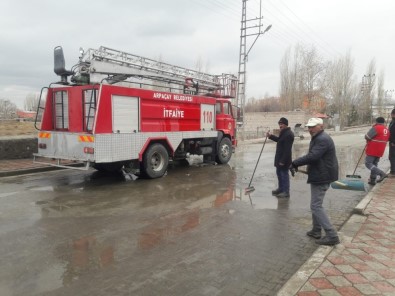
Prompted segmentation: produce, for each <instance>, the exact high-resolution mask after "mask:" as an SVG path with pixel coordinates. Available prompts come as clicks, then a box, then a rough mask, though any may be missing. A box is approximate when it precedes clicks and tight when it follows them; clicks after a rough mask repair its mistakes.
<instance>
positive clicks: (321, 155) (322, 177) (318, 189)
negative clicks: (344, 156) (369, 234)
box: [290, 118, 340, 246]
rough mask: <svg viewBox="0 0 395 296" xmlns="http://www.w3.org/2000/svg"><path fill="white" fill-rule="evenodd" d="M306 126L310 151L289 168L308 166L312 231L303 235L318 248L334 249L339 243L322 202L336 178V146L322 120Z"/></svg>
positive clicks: (312, 120)
mask: <svg viewBox="0 0 395 296" xmlns="http://www.w3.org/2000/svg"><path fill="white" fill-rule="evenodd" d="M306 126H307V127H308V129H309V133H310V135H311V141H310V147H309V152H308V154H306V155H305V156H302V157H299V158H298V159H295V160H294V161H293V162H292V164H291V167H290V168H291V169H292V170H295V171H297V168H298V167H299V166H302V165H307V173H308V178H307V183H310V188H311V202H310V209H311V213H312V218H313V229H312V230H310V231H308V232H307V233H306V234H307V235H308V236H311V237H313V238H316V239H318V240H317V241H316V243H317V244H319V245H328V246H333V245H336V244H338V243H340V240H339V237H338V235H337V231H336V229H335V228H334V227H333V225H332V223H331V222H330V220H329V218H328V215H327V214H326V212H325V210H324V208H323V207H322V203H323V201H324V197H325V193H326V191H327V190H328V188H329V184H330V183H331V182H333V181H336V180H337V179H338V177H339V172H338V169H339V166H338V162H337V157H336V149H335V144H334V142H333V140H332V138H331V137H330V136H329V135H328V134H327V133H325V132H324V128H323V121H322V119H321V118H310V119H309V121H308V123H307V124H306ZM322 229H324V231H325V234H326V235H325V236H324V237H323V238H321V231H322Z"/></svg>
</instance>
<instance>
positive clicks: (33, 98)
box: [24, 93, 40, 111]
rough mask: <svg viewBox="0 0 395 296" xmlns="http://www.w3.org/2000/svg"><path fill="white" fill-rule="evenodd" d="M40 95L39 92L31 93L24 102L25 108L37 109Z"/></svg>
mask: <svg viewBox="0 0 395 296" xmlns="http://www.w3.org/2000/svg"><path fill="white" fill-rule="evenodd" d="M39 101H40V95H39V94H37V93H29V94H28V95H27V96H26V98H25V102H24V109H25V110H26V111H37V107H38V103H39Z"/></svg>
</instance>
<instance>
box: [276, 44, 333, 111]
mask: <svg viewBox="0 0 395 296" xmlns="http://www.w3.org/2000/svg"><path fill="white" fill-rule="evenodd" d="M291 53H292V50H291V48H289V49H287V51H286V52H285V54H284V57H283V59H282V61H281V65H280V75H281V86H280V98H281V104H282V107H283V109H284V110H293V109H295V108H302V107H303V104H304V103H305V105H306V108H307V109H308V110H309V111H313V110H314V111H317V110H315V109H317V108H318V107H317V106H315V104H314V101H316V100H318V99H321V98H322V93H323V90H324V81H325V70H326V67H327V65H326V63H325V62H324V61H323V59H322V58H321V57H320V55H319V54H318V52H317V50H316V48H315V47H314V46H311V47H306V46H303V45H301V44H297V45H296V46H295V49H294V51H293V53H294V54H293V59H291Z"/></svg>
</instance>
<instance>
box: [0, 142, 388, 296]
mask: <svg viewBox="0 0 395 296" xmlns="http://www.w3.org/2000/svg"><path fill="white" fill-rule="evenodd" d="M362 138H363V135H344V136H336V137H334V139H335V142H336V145H337V150H338V158H339V161H340V164H341V168H340V175H341V177H344V176H345V175H346V174H351V173H352V172H353V170H354V166H355V164H356V162H357V161H358V158H359V156H360V154H361V152H362V149H363V145H364V142H363V140H361V139H362ZM262 143H263V141H262V142H260V143H256V144H252V143H250V144H245V145H240V146H239V147H238V148H237V152H236V153H235V154H234V155H233V158H232V160H231V162H230V163H229V165H223V166H217V165H216V166H214V165H206V164H199V162H198V161H195V162H194V164H193V165H191V166H182V165H175V166H174V167H172V168H170V169H169V172H168V174H167V175H166V176H165V177H164V178H161V179H157V180H140V179H137V180H135V179H134V178H131V177H130V176H124V175H123V174H118V175H111V176H110V175H101V174H98V173H95V172H93V171H88V172H81V171H72V170H63V171H55V172H46V173H38V174H32V175H25V176H18V177H8V178H2V179H0V186H1V191H0V199H1V201H2V207H1V209H0V266H1V267H2V268H1V270H0V295H275V293H276V291H278V290H279V289H280V288H281V286H282V285H283V284H284V283H285V282H286V281H287V280H288V279H289V278H290V277H291V276H292V274H293V273H294V272H296V271H297V270H298V268H299V267H300V266H301V265H302V264H303V263H304V262H305V261H306V260H307V259H308V258H309V257H310V255H311V254H312V253H313V252H314V250H315V249H316V248H317V245H316V244H315V243H314V240H312V239H310V238H308V237H307V236H306V235H305V232H306V231H307V230H309V229H310V225H311V214H310V212H309V200H310V191H309V186H308V185H307V184H306V176H304V175H302V174H298V175H297V176H296V177H295V178H293V179H292V181H291V198H290V199H277V198H276V197H273V196H271V190H272V189H275V188H276V185H277V184H276V182H277V181H276V180H277V179H276V176H275V170H274V167H273V156H274V149H275V144H274V143H273V142H271V141H269V140H268V142H267V143H266V146H265V149H264V152H263V154H262V157H261V159H260V162H259V166H258V169H257V171H256V173H255V177H254V179H253V184H252V185H253V186H254V187H255V189H256V190H255V191H254V192H252V193H251V194H250V195H245V194H244V189H245V188H246V187H247V186H248V183H249V181H250V178H251V174H252V172H253V169H254V167H255V163H256V160H257V158H258V155H259V152H260V150H261V147H262ZM308 143H309V139H305V140H303V141H299V140H298V141H296V142H295V145H294V155H295V156H299V155H302V154H304V153H305V152H306V151H307V147H308ZM362 162H363V159H362ZM380 166H381V167H383V168H388V167H389V163H388V160H387V159H385V158H383V159H382V161H381V162H380ZM357 173H358V174H361V175H362V176H363V177H364V178H365V180H366V179H367V170H366V169H365V168H364V167H363V163H361V165H360V167H359V168H358V170H357ZM365 194H366V193H364V192H357V191H345V190H334V189H330V190H329V191H328V193H327V196H326V200H325V207H326V209H327V211H328V213H329V215H330V216H331V219H332V222H333V223H334V224H335V225H336V227H337V228H339V227H340V226H341V225H342V224H343V223H344V222H345V221H346V220H347V218H348V217H349V215H350V214H351V211H352V209H353V207H354V206H355V205H356V204H357V203H358V202H359V201H360V200H361V199H362V198H363V197H364V195H365Z"/></svg>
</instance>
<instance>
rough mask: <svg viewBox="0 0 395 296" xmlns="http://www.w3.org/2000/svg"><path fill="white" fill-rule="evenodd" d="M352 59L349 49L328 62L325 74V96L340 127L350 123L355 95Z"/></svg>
mask: <svg viewBox="0 0 395 296" xmlns="http://www.w3.org/2000/svg"><path fill="white" fill-rule="evenodd" d="M356 90H357V88H356V78H355V75H354V60H353V59H352V58H351V54H350V51H349V52H348V53H347V54H346V55H345V56H343V57H338V58H335V59H334V61H333V62H331V63H330V64H329V67H328V71H327V75H326V97H327V98H328V105H329V108H330V110H331V113H332V114H339V122H338V124H339V125H340V128H341V129H343V127H344V126H346V125H348V124H349V123H350V121H349V118H350V116H351V112H352V104H353V101H354V100H355V98H356V97H357V93H356Z"/></svg>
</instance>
